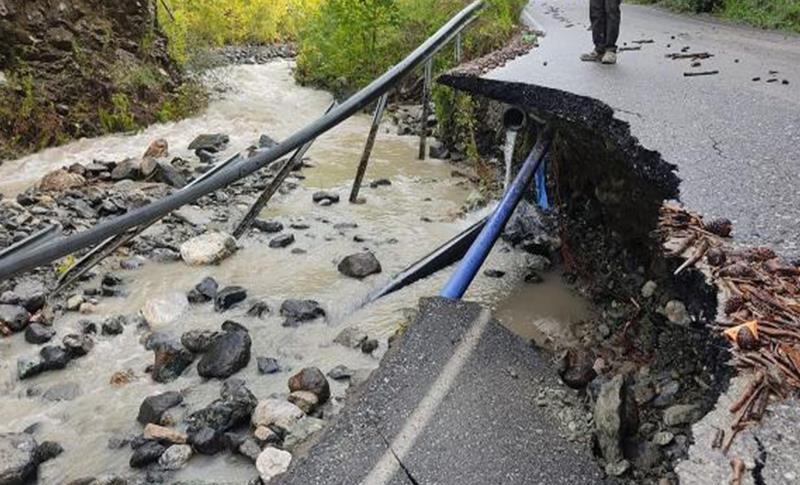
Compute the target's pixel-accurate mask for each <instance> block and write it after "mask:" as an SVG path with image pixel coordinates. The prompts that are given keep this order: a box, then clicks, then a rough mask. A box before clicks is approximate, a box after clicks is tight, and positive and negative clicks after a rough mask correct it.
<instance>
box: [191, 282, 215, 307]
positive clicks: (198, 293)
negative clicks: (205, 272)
mask: <svg viewBox="0 0 800 485" xmlns="http://www.w3.org/2000/svg"><path fill="white" fill-rule="evenodd" d="M218 289H219V284H218V283H217V281H216V280H215V279H214V278H212V277H210V276H207V277H205V278H203V281H201V282H200V283H197V285H195V287H194V290H193V293H190V294H191V295H195V299H194V300H192V297H190V298H189V300H190V301H191V302H192V303H202V302H206V301H211V300H213V299H214V298H216V296H217V290H218Z"/></svg>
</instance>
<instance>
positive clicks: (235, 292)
mask: <svg viewBox="0 0 800 485" xmlns="http://www.w3.org/2000/svg"><path fill="white" fill-rule="evenodd" d="M246 299H247V290H245V289H244V288H242V287H241V286H227V287H225V288H223V289H221V290H220V291H219V292H217V296H216V297H215V298H214V310H216V311H218V312H224V311H225V310H228V309H230V308H231V307H233V306H234V305H236V304H237V303H240V302H243V301H244V300H246Z"/></svg>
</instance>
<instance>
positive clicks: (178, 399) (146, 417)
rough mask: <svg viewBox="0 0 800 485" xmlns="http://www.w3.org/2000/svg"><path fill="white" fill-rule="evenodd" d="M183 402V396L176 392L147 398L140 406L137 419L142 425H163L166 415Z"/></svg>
mask: <svg viewBox="0 0 800 485" xmlns="http://www.w3.org/2000/svg"><path fill="white" fill-rule="evenodd" d="M182 402H183V396H182V395H181V393H179V392H175V391H168V392H165V393H162V394H157V395H155V396H149V397H146V398H145V399H144V401H142V404H141V405H140V406H139V415H138V416H137V418H136V419H137V421H139V422H140V423H142V424H149V423H154V424H161V417H162V416H163V415H164V413H166V412H167V410H168V409H170V408H172V407H175V406H177V405H179V404H180V403H182Z"/></svg>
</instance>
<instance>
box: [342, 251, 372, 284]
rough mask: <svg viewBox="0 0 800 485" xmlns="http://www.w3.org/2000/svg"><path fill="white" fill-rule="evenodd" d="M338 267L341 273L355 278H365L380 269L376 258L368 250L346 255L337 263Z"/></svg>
mask: <svg viewBox="0 0 800 485" xmlns="http://www.w3.org/2000/svg"><path fill="white" fill-rule="evenodd" d="M338 269H339V272H340V273H342V274H343V275H345V276H349V277H351V278H357V279H362V278H366V277H367V276H370V275H373V274H377V273H380V272H381V271H382V268H381V263H380V262H379V261H378V258H376V257H375V255H374V254H372V253H370V252H364V253H357V254H351V255H350V256H347V257H346V258H344V259H343V260H342V261H341V262H340V263H339V266H338Z"/></svg>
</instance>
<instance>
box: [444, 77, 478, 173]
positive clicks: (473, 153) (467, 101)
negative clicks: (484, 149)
mask: <svg viewBox="0 0 800 485" xmlns="http://www.w3.org/2000/svg"><path fill="white" fill-rule="evenodd" d="M433 103H434V106H435V107H436V119H438V120H439V126H438V131H439V133H438V136H439V139H440V140H441V141H442V142H444V144H445V145H447V146H451V147H455V148H456V149H457V150H458V151H460V152H462V153H465V154H466V155H467V157H468V158H471V159H477V158H478V147H477V144H476V143H475V125H476V123H475V106H474V101H473V100H472V97H471V96H470V95H469V94H467V93H464V92H460V91H456V90H454V89H452V88H449V87H447V86H441V85H436V86H434V88H433Z"/></svg>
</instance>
